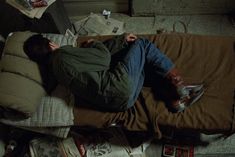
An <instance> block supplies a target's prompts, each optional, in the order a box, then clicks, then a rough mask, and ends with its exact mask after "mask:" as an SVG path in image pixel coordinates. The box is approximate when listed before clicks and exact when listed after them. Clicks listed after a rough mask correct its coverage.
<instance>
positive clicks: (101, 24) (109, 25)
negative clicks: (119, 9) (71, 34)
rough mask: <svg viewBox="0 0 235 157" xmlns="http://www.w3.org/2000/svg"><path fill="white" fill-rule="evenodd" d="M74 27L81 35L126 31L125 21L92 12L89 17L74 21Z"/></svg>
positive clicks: (110, 33) (111, 33) (114, 33)
mask: <svg viewBox="0 0 235 157" xmlns="http://www.w3.org/2000/svg"><path fill="white" fill-rule="evenodd" d="M74 28H75V31H76V32H77V35H79V36H85V35H89V36H92V35H118V34H122V33H124V22H122V21H118V20H116V19H112V18H106V17H105V16H103V15H98V14H94V13H91V14H90V15H89V16H88V17H86V18H84V19H82V20H79V21H76V22H74Z"/></svg>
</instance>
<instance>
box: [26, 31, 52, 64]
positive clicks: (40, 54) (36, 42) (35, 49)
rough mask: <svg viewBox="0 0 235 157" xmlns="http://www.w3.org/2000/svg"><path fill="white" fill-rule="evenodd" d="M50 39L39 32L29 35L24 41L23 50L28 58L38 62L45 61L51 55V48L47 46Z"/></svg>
mask: <svg viewBox="0 0 235 157" xmlns="http://www.w3.org/2000/svg"><path fill="white" fill-rule="evenodd" d="M49 43H50V40H49V39H47V38H44V37H43V36H42V35H41V34H36V35H33V36H31V37H29V38H28V39H27V40H26V41H25V42H24V51H25V53H26V55H27V56H28V57H29V59H31V60H33V61H35V62H37V63H38V64H44V63H47V61H48V59H49V56H50V55H51V53H50V51H51V48H50V46H49Z"/></svg>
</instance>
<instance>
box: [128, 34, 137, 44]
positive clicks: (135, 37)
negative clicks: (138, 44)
mask: <svg viewBox="0 0 235 157" xmlns="http://www.w3.org/2000/svg"><path fill="white" fill-rule="evenodd" d="M136 39H137V36H136V35H134V34H132V33H130V34H127V35H126V37H125V40H126V42H128V43H132V42H134V41H135V40H136Z"/></svg>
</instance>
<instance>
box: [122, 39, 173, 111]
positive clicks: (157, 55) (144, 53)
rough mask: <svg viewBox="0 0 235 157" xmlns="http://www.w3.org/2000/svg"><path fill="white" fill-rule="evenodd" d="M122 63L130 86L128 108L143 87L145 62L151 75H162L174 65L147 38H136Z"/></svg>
mask: <svg viewBox="0 0 235 157" xmlns="http://www.w3.org/2000/svg"><path fill="white" fill-rule="evenodd" d="M123 63H124V66H125V68H126V70H127V73H128V76H129V79H130V82H131V87H132V92H131V95H130V99H129V101H128V106H127V107H128V108H129V107H132V106H133V105H134V103H135V101H136V100H137V98H138V95H139V94H140V91H141V89H142V87H143V84H144V78H145V71H144V66H145V65H146V64H148V66H149V67H150V68H152V69H151V70H152V71H153V75H155V74H158V75H160V76H162V77H165V75H166V74H167V73H168V72H169V71H170V70H171V69H172V68H173V67H174V64H173V63H172V61H171V60H170V59H169V58H168V57H167V56H166V55H164V54H163V53H162V52H161V51H160V50H159V49H158V48H157V47H156V46H155V45H154V44H153V43H151V42H150V41H149V40H147V39H137V40H136V41H135V42H134V43H133V44H132V45H131V46H130V49H129V51H128V52H127V53H126V55H125V56H124V58H123Z"/></svg>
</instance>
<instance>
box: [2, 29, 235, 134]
mask: <svg viewBox="0 0 235 157" xmlns="http://www.w3.org/2000/svg"><path fill="white" fill-rule="evenodd" d="M24 33H25V32H17V33H14V34H13V35H15V37H16V36H24ZM52 36H53V35H52ZM111 37H113V36H97V37H92V38H97V39H100V40H103V41H106V40H108V39H110V38H111ZM139 37H144V38H147V39H149V40H150V41H152V42H153V43H154V44H156V46H157V47H158V48H159V49H161V50H162V51H163V52H164V53H165V54H166V55H167V56H169V57H170V58H171V59H172V60H173V62H174V63H175V64H176V66H177V68H178V69H179V70H180V72H181V74H182V75H183V78H184V79H185V81H186V83H190V84H192V83H193V84H194V83H203V84H204V86H205V94H204V96H203V97H202V98H201V99H200V100H199V101H198V102H197V103H195V104H193V105H192V106H190V107H189V108H187V109H186V110H185V111H184V112H181V113H172V112H170V111H169V110H168V108H167V106H166V105H165V103H164V102H163V101H162V100H161V99H159V98H158V92H157V91H158V90H164V87H163V88H162V87H161V86H158V85H159V84H158V85H156V87H154V88H152V87H151V86H146V87H144V88H143V89H142V92H141V94H140V96H139V98H138V100H137V101H136V103H135V106H134V107H133V108H130V109H129V110H127V111H125V112H118V113H113V112H102V111H98V110H92V109H88V108H82V107H81V106H84V105H82V103H86V102H82V101H80V104H74V105H75V106H74V109H73V116H74V121H73V125H75V126H87V125H89V126H95V127H98V128H99V127H110V126H119V125H120V126H123V127H124V128H126V129H128V130H132V131H153V132H154V133H155V135H156V137H158V138H161V137H162V134H164V129H165V128H171V129H184V130H192V131H200V132H204V133H210V134H211V133H233V132H234V129H235V128H234V127H235V123H234V89H235V79H234V78H235V62H234V59H235V53H234V47H235V46H234V42H235V37H222V36H202V35H193V34H178V33H170V34H157V35H139ZM87 38H90V37H79V38H78V39H77V44H76V43H74V42H73V44H74V45H75V46H76V45H80V43H81V42H82V41H84V40H86V39H87ZM10 39H14V38H10ZM10 39H7V40H8V41H9V40H10ZM22 40H23V39H19V41H18V40H12V42H13V43H14V44H15V46H14V47H11V46H9V45H8V41H7V43H6V45H7V46H6V47H5V50H4V52H7V53H9V52H17V51H19V50H22ZM72 41H74V40H72ZM19 43H21V48H20V44H19ZM17 53H18V52H17ZM21 53H22V51H21ZM4 57H5V56H4ZM22 57H23V58H24V57H25V56H22ZM3 59H4V58H3ZM9 62H10V61H9ZM10 67H14V66H7V67H6V68H10ZM34 67H35V66H34ZM14 68H16V70H19V72H21V75H25V74H26V72H24V71H21V70H22V69H20V68H19V67H14ZM31 68H33V66H31ZM24 70H25V69H24ZM35 70H36V69H34V70H32V69H31V71H33V72H35ZM2 72H3V71H1V73H2ZM31 75H32V77H31V80H34V82H36V81H38V82H39V83H40V75H38V74H37V75H35V74H33V73H30V74H28V71H27V77H29V76H31ZM33 76H34V77H33ZM8 78H9V77H6V80H0V84H1V81H3V82H2V84H9V82H8V81H9V80H7V79H8ZM36 79H37V80H36ZM35 80H36V81H35ZM15 87H16V86H14V89H16V88H15ZM24 87H25V85H24ZM30 88H32V87H30ZM12 90H13V88H12ZM17 90H19V91H21V92H24V90H23V87H18V88H17ZM34 90H35V89H34ZM4 92H5V90H1V91H0V94H2V93H4ZM25 93H26V95H27V94H28V93H27V92H25ZM30 94H31V93H30ZM34 94H35V93H34ZM36 94H37V93H36ZM17 96H19V94H18V93H16V97H17ZM27 96H28V95H27ZM43 96H44V95H43V94H40V93H39V95H37V97H38V99H39V101H41V99H42V97H43ZM4 99H5V97H4ZM0 101H1V103H0V104H1V106H3V105H5V106H4V107H8V108H9V107H12V106H7V105H6V104H4V102H3V99H0ZM35 104H36V105H35ZM35 104H30V103H29V104H28V105H33V109H32V110H30V113H31V115H32V114H33V113H35V111H36V108H37V107H38V104H39V103H35ZM14 105H16V107H15V108H13V109H15V110H17V111H20V112H23V113H25V111H26V110H19V107H23V108H24V107H26V109H27V106H24V105H25V104H23V105H22V104H20V103H17V101H14ZM21 105H22V106H21ZM26 113H27V112H26Z"/></svg>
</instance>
